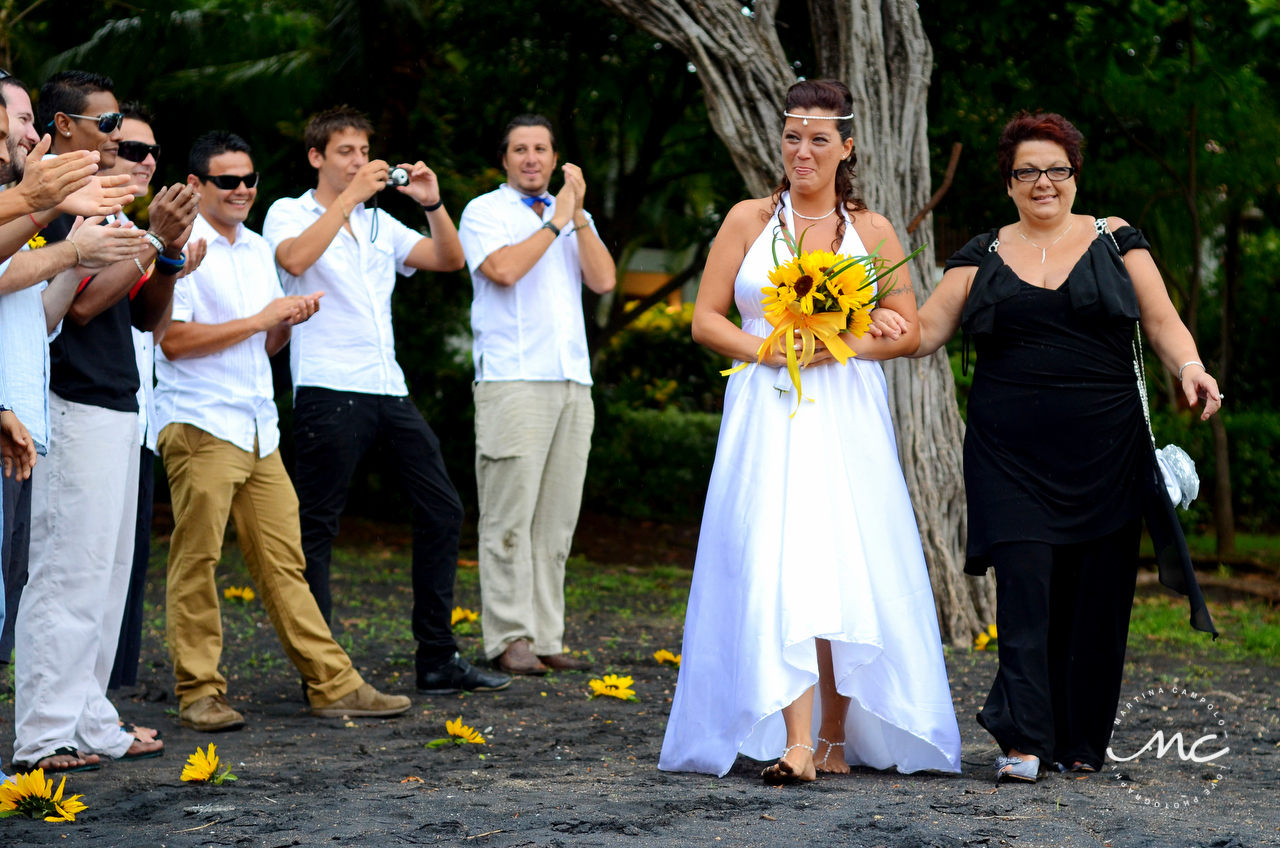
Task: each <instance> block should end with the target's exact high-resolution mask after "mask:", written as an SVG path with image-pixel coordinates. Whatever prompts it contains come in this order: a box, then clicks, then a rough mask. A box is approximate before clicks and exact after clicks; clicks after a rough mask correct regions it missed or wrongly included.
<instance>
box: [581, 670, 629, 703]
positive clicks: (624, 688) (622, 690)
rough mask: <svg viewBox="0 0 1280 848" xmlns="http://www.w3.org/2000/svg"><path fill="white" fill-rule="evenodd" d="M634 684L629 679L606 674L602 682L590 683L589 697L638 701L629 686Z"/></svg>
mask: <svg viewBox="0 0 1280 848" xmlns="http://www.w3.org/2000/svg"><path fill="white" fill-rule="evenodd" d="M634 682H635V681H634V680H632V679H631V678H630V677H619V676H618V675H616V674H606V675H605V676H604V679H603V680H592V681H591V682H590V686H591V696H590V697H592V698H599V697H602V696H608V697H610V698H617V699H619V700H622V701H638V700H640V699H639V698H637V697H636V693H635V691H634V690H632V688H631V685H632V684H633V683H634Z"/></svg>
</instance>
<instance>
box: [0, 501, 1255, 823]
mask: <svg viewBox="0 0 1280 848" xmlns="http://www.w3.org/2000/svg"><path fill="white" fill-rule="evenodd" d="M634 529H635V528H634V527H630V526H625V528H624V530H619V529H618V525H616V524H615V525H610V524H609V523H608V522H604V521H601V522H598V523H597V524H596V525H593V526H591V527H589V528H588V530H589V532H588V533H587V534H585V537H584V538H585V541H583V542H582V543H581V547H582V548H583V549H585V550H588V551H591V553H592V559H593V560H596V561H600V560H604V561H612V562H618V563H621V564H622V566H621V567H611V568H604V567H601V566H597V565H592V564H591V562H588V561H586V560H583V559H576V560H574V561H572V562H571V568H570V587H571V592H570V593H569V605H570V620H569V632H568V643H569V644H570V645H571V646H572V647H573V648H575V649H577V650H579V651H582V652H584V653H587V654H588V655H590V656H591V657H592V658H593V659H594V660H595V662H596V672H597V673H606V672H610V673H612V672H617V673H623V674H630V675H632V676H633V677H634V678H635V689H636V692H637V693H638V695H639V698H640V700H639V701H638V702H635V703H632V702H624V701H618V700H613V699H597V700H588V699H587V697H586V695H587V693H588V691H589V690H588V686H587V681H588V679H589V676H588V675H584V674H561V675H557V676H552V677H545V678H542V679H537V678H523V679H519V680H517V681H516V683H515V685H513V686H512V687H511V688H510V689H509V690H507V691H505V692H502V693H497V694H489V695H483V696H452V697H439V698H425V697H421V696H419V695H417V693H416V692H415V690H414V688H413V676H412V671H413V667H412V660H411V656H412V647H411V644H410V641H409V638H408V632H407V616H408V609H409V604H410V595H409V592H408V588H407V583H408V580H407V574H406V573H405V569H406V565H407V561H406V557H405V556H404V555H403V553H401V552H400V551H399V550H397V549H396V547H395V544H392V543H394V542H395V539H394V538H392V536H393V533H392V531H380V533H381V535H383V536H384V538H382V540H381V541H379V540H378V538H377V537H378V535H379V533H374V534H372V536H373V537H372V538H362V539H359V540H358V541H359V542H360V545H359V546H358V547H357V548H356V549H355V550H354V551H353V550H352V549H351V548H347V549H346V550H345V552H343V554H342V556H339V557H338V558H337V561H336V562H335V571H336V573H337V575H338V577H337V579H336V580H335V592H334V594H335V598H336V599H337V600H338V604H339V608H338V610H337V611H336V614H335V632H336V633H337V634H338V635H339V639H340V641H342V642H343V644H344V645H346V646H348V649H349V651H350V652H351V654H352V656H353V658H354V660H355V661H356V663H357V665H358V666H359V667H360V669H361V672H362V673H363V674H364V675H365V677H366V678H367V679H368V680H369V681H370V682H372V683H374V684H375V685H378V686H379V687H382V688H384V689H387V690H390V691H393V692H399V693H404V694H409V695H412V696H413V697H414V707H413V709H412V711H411V712H410V713H409V714H408V715H407V716H405V717H402V718H399V719H393V720H389V721H363V720H362V721H351V722H348V721H344V720H341V719H316V718H312V717H311V716H310V715H309V714H308V713H307V711H306V708H305V705H304V704H303V703H302V701H301V696H300V692H299V685H298V677H297V674H296V672H294V671H293V669H292V668H291V667H290V666H289V664H288V662H287V661H286V660H285V659H284V655H283V652H282V651H281V650H280V648H279V646H278V643H277V642H276V639H275V636H274V633H273V632H272V631H271V628H270V625H269V624H267V623H266V616H265V614H264V613H263V611H262V608H261V602H260V601H254V602H252V603H250V604H247V605H245V604H241V603H238V602H236V603H232V602H227V603H226V604H224V621H225V626H226V631H227V637H226V650H225V653H224V662H225V666H226V671H227V673H228V677H229V678H230V680H231V684H230V685H231V691H230V693H229V694H230V696H231V698H232V702H233V704H234V705H235V706H236V707H237V708H238V709H240V710H242V711H243V712H244V713H245V714H246V716H247V718H248V720H249V726H248V727H247V728H246V729H245V730H243V731H241V732H237V733H228V734H218V735H205V734H199V733H196V732H194V731H190V730H184V729H182V728H181V727H180V726H179V725H178V723H177V720H176V718H175V711H174V707H175V704H174V702H173V699H172V690H171V687H172V682H173V681H172V675H171V672H170V671H169V665H168V658H167V656H166V654H165V652H164V648H163V641H162V636H163V599H164V582H163V562H164V555H165V547H164V545H163V543H161V544H158V545H157V547H156V557H155V567H153V574H152V577H151V580H150V585H149V592H150V596H149V615H148V617H149V619H150V621H149V625H148V632H147V645H146V649H145V653H144V658H143V659H144V663H143V665H144V671H143V674H142V677H143V679H142V685H140V686H138V687H137V688H136V689H130V690H124V691H121V692H119V693H118V697H117V699H116V703H117V704H118V705H119V707H120V710H121V714H122V716H123V717H124V718H125V720H126V721H133V722H136V723H138V724H140V725H145V726H152V727H159V728H161V729H162V730H163V732H164V737H165V741H166V744H167V748H168V753H167V754H166V756H165V757H164V758H161V759H156V760H148V761H143V762H134V763H112V764H108V765H106V766H105V767H104V768H103V769H102V770H100V771H98V772H92V773H86V774H75V775H71V776H70V778H69V779H68V781H67V787H68V791H69V793H78V794H83V795H84V796H85V797H84V801H85V803H87V804H88V807H89V809H88V810H87V811H86V812H85V813H83V814H81V815H80V816H79V817H78V820H77V821H76V822H75V823H74V824H50V823H45V822H38V821H28V820H20V819H16V818H10V819H7V820H3V821H0V846H7V845H48V844H52V845H63V846H65V845H76V846H79V845H94V846H98V845H101V846H127V847H128V848H147V846H165V848H170V846H174V848H176V846H205V845H246V846H290V845H313V846H315V845H367V846H392V845H435V844H448V845H483V846H504V848H511V847H512V846H552V845H566V846H567V845H637V846H640V845H663V846H666V845H680V844H687V845H705V846H711V845H715V844H716V843H717V842H719V843H720V844H721V845H733V846H753V845H770V846H772V845H791V844H796V843H801V842H803V843H808V844H814V845H840V846H866V848H871V846H885V848H908V847H910V846H921V847H923V846H948V848H950V846H957V847H958V846H972V845H981V846H998V845H1012V846H1060V845H1062V846H1076V845H1091V846H1098V845H1105V846H1114V848H1120V846H1161V848H1165V846H1170V848H1173V847H1174V846H1178V847H1179V848H1180V847H1181V846H1193V845H1194V846H1216V848H1239V846H1258V845H1274V844H1280V809H1278V806H1277V804H1278V801H1277V799H1280V668H1276V667H1275V666H1273V665H1268V664H1265V663H1234V664H1217V665H1215V666H1214V667H1211V668H1210V667H1206V666H1204V665H1203V664H1197V662H1196V660H1195V658H1194V657H1192V658H1190V659H1188V658H1186V657H1183V658H1174V657H1166V656H1160V655H1151V654H1142V655H1137V656H1131V662H1130V664H1129V666H1128V668H1127V672H1126V683H1125V689H1124V691H1125V695H1126V697H1127V699H1128V700H1129V702H1133V703H1136V704H1137V706H1136V708H1135V709H1133V710H1130V711H1128V712H1126V714H1125V716H1124V718H1123V719H1122V721H1121V725H1120V726H1119V727H1117V730H1116V736H1115V739H1114V740H1113V745H1114V746H1115V748H1116V750H1117V752H1119V753H1121V754H1122V755H1124V754H1125V753H1126V752H1127V753H1132V752H1134V751H1137V750H1138V749H1140V748H1141V747H1142V745H1143V744H1145V742H1146V741H1147V740H1148V739H1149V738H1150V737H1151V735H1152V733H1153V732H1154V730H1155V729H1163V730H1164V732H1165V733H1166V735H1171V734H1172V733H1174V732H1176V731H1179V730H1180V731H1181V732H1182V733H1183V736H1184V738H1185V741H1186V743H1187V744H1188V745H1189V744H1190V743H1191V742H1194V741H1195V740H1196V739H1198V738H1199V737H1200V736H1202V735H1204V734H1206V733H1210V732H1215V731H1217V732H1221V731H1223V730H1225V731H1228V732H1229V733H1230V738H1229V740H1228V743H1227V744H1229V745H1230V749H1231V750H1230V751H1229V753H1228V754H1226V755H1223V756H1222V757H1220V758H1219V759H1217V760H1215V761H1213V762H1212V763H1211V764H1194V763H1193V764H1190V765H1189V766H1188V765H1184V764H1182V761H1180V760H1179V759H1178V756H1177V748H1176V746H1175V747H1174V749H1173V750H1172V751H1170V752H1167V753H1166V754H1165V756H1164V757H1163V758H1160V759H1156V758H1155V756H1154V752H1148V753H1146V754H1144V755H1143V756H1142V757H1140V758H1139V759H1138V760H1135V761H1134V762H1131V763H1125V764H1121V765H1122V768H1115V767H1114V766H1110V767H1108V769H1107V770H1106V771H1104V772H1103V773H1102V774H1098V775H1092V776H1089V777H1087V778H1083V779H1075V778H1073V777H1071V776H1064V775H1057V774H1054V775H1050V776H1048V777H1047V778H1044V779H1042V780H1041V782H1040V783H1039V784H1037V785H1035V786H1003V787H1000V788H997V787H996V786H995V784H994V783H993V782H992V781H991V771H992V768H991V764H992V762H993V759H994V756H995V754H996V749H995V748H994V746H993V745H992V744H991V742H990V739H989V738H988V737H987V735H986V733H985V732H984V731H982V730H981V729H980V728H979V727H978V726H977V724H976V723H975V722H974V720H973V714H974V713H975V712H976V710H977V708H978V707H979V706H980V705H981V703H982V701H983V699H984V698H985V692H986V688H987V686H988V685H989V684H990V681H991V677H992V674H993V672H994V669H995V657H994V655H993V654H992V653H990V652H971V651H967V650H964V651H948V655H947V661H948V667H949V669H950V672H951V681H952V687H953V694H954V696H955V701H956V709H957V712H958V714H959V718H960V726H961V731H962V734H963V739H964V773H963V774H962V775H935V774H917V775H899V774H894V773H879V772H872V771H859V772H857V773H855V774H853V775H850V776H847V777H824V778H822V779H820V780H819V781H818V782H816V783H814V784H810V785H807V786H803V787H791V788H770V787H766V786H763V785H762V784H761V782H760V779H759V770H760V764H758V763H755V762H752V761H749V760H746V759H745V758H740V759H739V761H738V763H737V765H736V766H735V767H734V769H733V770H732V771H731V772H730V773H729V774H728V775H727V776H726V777H724V778H723V779H718V778H714V777H709V776H706V775H691V774H667V773H664V772H660V771H658V770H657V767H656V765H657V759H658V752H659V749H660V746H661V742H662V734H663V728H664V724H665V720H666V715H667V710H668V709H669V701H670V698H671V691H672V689H673V688H674V684H675V679H676V674H675V670H674V669H673V668H671V667H670V666H660V665H659V664H657V663H656V662H655V661H654V660H653V659H652V654H653V652H654V651H655V650H657V649H659V648H669V649H671V650H672V651H673V652H678V650H679V634H680V625H681V620H680V617H679V614H680V611H681V608H682V603H683V599H684V595H685V593H686V591H687V587H688V579H689V572H688V571H687V570H685V569H683V568H679V567H676V566H674V565H666V566H657V567H652V566H651V567H646V568H640V567H637V566H636V565H635V564H634V563H636V562H637V560H635V559H633V558H632V557H633V556H643V551H642V550H640V552H639V553H637V550H639V549H640V548H641V547H642V545H640V544H638V543H635V542H634V541H628V539H634V537H635V536H636V535H641V536H643V535H644V534H635V533H634ZM355 535H356V534H355V533H352V534H351V536H350V537H348V541H353V540H355V539H354V537H355ZM473 544H474V543H473ZM591 545H597V546H598V547H595V548H592V547H590V546H591ZM664 545H665V548H664V550H666V551H668V552H669V553H670V557H668V556H666V555H662V556H649V557H648V558H647V560H645V561H646V562H648V563H652V562H654V561H655V560H657V561H659V562H663V561H666V562H676V563H682V562H685V561H686V560H683V559H681V558H680V557H681V556H683V555H682V554H680V553H679V552H680V551H682V550H684V548H685V547H689V549H690V550H691V546H685V545H684V542H683V541H682V540H681V539H680V538H679V536H677V537H676V538H675V540H674V541H668V542H664ZM472 555H474V554H472ZM465 556H467V554H465V553H464V557H465ZM597 556H598V557H599V559H596V558H597ZM606 557H607V559H606ZM628 563H633V564H631V565H629V566H628V565H627V564H628ZM223 574H224V577H223V578H222V579H221V583H220V585H245V584H246V583H247V578H246V577H245V576H244V575H245V572H244V567H243V563H242V562H240V560H239V556H238V553H237V552H236V551H235V549H234V548H233V547H231V548H228V555H227V561H226V567H225V569H224V572H223ZM458 596H459V597H458V600H459V602H460V603H462V604H464V605H469V606H471V607H475V606H476V605H477V604H478V592H477V588H476V576H475V571H474V569H465V568H464V569H462V570H460V572H459V589H458ZM461 642H462V643H463V647H464V651H466V652H467V653H469V654H470V655H472V656H473V657H474V656H475V655H476V654H477V653H478V651H479V644H478V639H477V638H475V637H474V636H464V637H462V638H461ZM1184 686H1185V687H1188V688H1189V689H1191V690H1193V691H1195V692H1196V694H1197V696H1201V695H1203V696H1205V697H1206V698H1207V701H1206V702H1205V704H1200V703H1199V701H1198V700H1197V702H1196V703H1195V704H1192V703H1191V702H1190V697H1189V695H1178V696H1175V695H1173V694H1171V693H1170V688H1171V687H1176V688H1178V689H1181V688H1182V687H1184ZM1157 689H1159V690H1162V691H1161V692H1160V693H1159V695H1155V694H1153V695H1150V696H1148V698H1147V700H1146V701H1145V702H1134V701H1133V699H1134V697H1135V696H1137V695H1139V693H1142V692H1146V691H1148V690H1150V691H1152V692H1155V691H1156V690H1157ZM1210 702H1211V703H1213V705H1214V706H1215V707H1217V713H1218V715H1213V711H1209V710H1207V705H1208V704H1209V703H1210ZM1162 707H1164V708H1167V709H1162ZM458 716H461V717H462V718H463V720H464V722H465V723H467V724H468V725H471V726H473V727H475V728H477V729H480V730H481V731H484V732H485V735H486V736H487V737H488V744H487V745H485V746H472V745H463V746H458V747H455V746H452V745H450V746H448V747H446V748H443V749H439V750H431V749H427V748H425V747H424V745H425V743H427V742H430V741H431V740H433V739H436V738H440V737H443V736H444V735H445V728H444V724H445V721H446V720H448V719H452V718H455V717H458ZM1219 717H1221V718H1222V720H1223V721H1224V722H1225V723H1224V724H1223V725H1222V726H1221V727H1218V726H1217V725H1216V721H1217V720H1218V718H1219ZM12 722H13V705H12V702H5V703H0V749H3V750H4V751H5V753H6V761H7V754H8V752H9V751H11V750H12V749H11V747H10V742H11V739H12V734H11V728H12ZM1205 727H1208V728H1210V729H1207V730H1206V729H1202V728H1205ZM210 742H212V743H214V744H216V745H217V746H218V753H219V754H220V755H221V756H222V757H223V758H224V761H226V762H229V763H231V764H232V767H233V772H234V773H235V774H237V775H238V776H239V778H240V779H239V781H238V782H236V783H227V784H224V785H223V786H221V787H214V786H203V785H193V784H184V783H182V782H181V781H180V780H179V775H180V773H181V771H182V765H183V762H184V760H185V758H186V756H187V755H188V754H190V753H191V752H193V751H194V750H195V748H196V746H197V745H206V744H208V743H210ZM1222 744H1223V743H1222V742H1221V741H1220V740H1211V741H1209V742H1206V743H1204V744H1203V745H1202V746H1201V748H1200V750H1199V754H1201V755H1205V754H1209V753H1212V752H1214V751H1216V750H1218V749H1219V748H1220V747H1222ZM1217 775H1222V778H1221V779H1218V780H1217V782H1216V783H1215V782H1214V780H1215V779H1216V778H1217ZM1206 778H1208V779H1206ZM1206 793H1207V794H1206ZM1135 796H1142V797H1140V798H1135ZM1143 798H1145V799H1146V801H1147V803H1144V802H1143ZM1192 798H1198V799H1199V801H1198V802H1192V803H1191V804H1190V806H1187V807H1186V808H1183V807H1182V806H1181V805H1182V804H1183V803H1186V802H1188V801H1189V800H1190V799H1192ZM1179 799H1181V800H1179ZM1153 802H1160V803H1166V802H1167V803H1170V804H1172V803H1179V808H1178V809H1172V808H1165V807H1163V806H1161V807H1155V806H1152V803H1153Z"/></svg>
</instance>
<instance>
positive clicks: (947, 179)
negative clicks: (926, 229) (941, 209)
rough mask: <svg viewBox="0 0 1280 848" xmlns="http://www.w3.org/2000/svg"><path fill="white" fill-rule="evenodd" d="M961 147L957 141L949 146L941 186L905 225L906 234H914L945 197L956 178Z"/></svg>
mask: <svg viewBox="0 0 1280 848" xmlns="http://www.w3.org/2000/svg"><path fill="white" fill-rule="evenodd" d="M963 147H964V145H963V144H961V143H960V142H958V141H957V142H956V143H955V144H953V145H951V161H950V162H948V163H947V174H946V176H944V177H943V178H942V185H940V186H938V190H937V191H935V192H934V193H933V197H931V198H929V202H928V203H926V204H925V205H924V208H923V209H921V210H920V211H919V212H917V213H916V216H915V217H914V218H912V219H911V223H910V224H907V232H908V233H914V232H915V231H916V227H918V226H920V222H921V221H923V220H924V216H925V215H928V214H929V213H930V212H932V211H933V210H934V209H935V208H936V207H937V205H938V204H939V203H941V202H942V198H943V197H944V196H946V193H947V189H949V188H951V181H952V180H954V179H955V178H956V166H957V165H959V164H960V150H961V148H963Z"/></svg>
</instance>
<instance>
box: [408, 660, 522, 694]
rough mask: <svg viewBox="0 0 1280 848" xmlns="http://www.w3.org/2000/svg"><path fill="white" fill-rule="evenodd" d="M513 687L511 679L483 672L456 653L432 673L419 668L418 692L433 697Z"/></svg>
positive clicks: (490, 672) (495, 690)
mask: <svg viewBox="0 0 1280 848" xmlns="http://www.w3.org/2000/svg"><path fill="white" fill-rule="evenodd" d="M510 685H511V678H510V677H508V676H507V675H505V674H498V673H497V672H493V671H482V670H480V669H478V668H476V667H475V666H474V665H472V664H471V663H469V662H467V661H466V660H465V659H463V656H462V654H458V653H455V654H454V655H453V656H452V657H451V658H450V659H449V661H448V662H447V663H445V664H444V665H442V666H439V667H437V668H434V669H431V670H430V671H427V670H425V669H424V668H423V667H422V666H420V665H419V666H418V691H419V692H426V693H428V694H431V695H453V694H455V693H457V692H497V691H498V690H499V689H506V688H507V687H508V686H510Z"/></svg>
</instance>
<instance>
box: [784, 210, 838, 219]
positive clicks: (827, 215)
mask: <svg viewBox="0 0 1280 848" xmlns="http://www.w3.org/2000/svg"><path fill="white" fill-rule="evenodd" d="M839 208H840V207H839V206H833V207H831V212H828V213H827V214H825V215H819V216H818V217H816V218H814V217H811V216H809V215H801V214H800V213H799V212H797V211H796V208H795V207H794V206H792V207H791V214H792V215H795V216H796V217H797V218H804V219H805V220H806V221H821V220H822V219H823V218H830V217H831V213H832V212H835V211H836V210H837V209H839Z"/></svg>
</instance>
